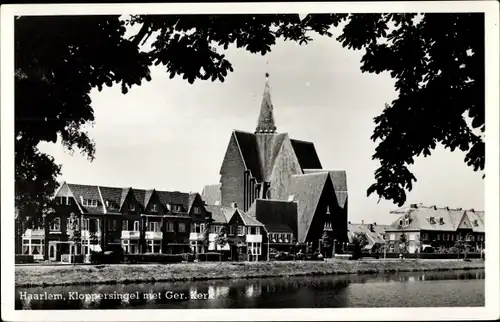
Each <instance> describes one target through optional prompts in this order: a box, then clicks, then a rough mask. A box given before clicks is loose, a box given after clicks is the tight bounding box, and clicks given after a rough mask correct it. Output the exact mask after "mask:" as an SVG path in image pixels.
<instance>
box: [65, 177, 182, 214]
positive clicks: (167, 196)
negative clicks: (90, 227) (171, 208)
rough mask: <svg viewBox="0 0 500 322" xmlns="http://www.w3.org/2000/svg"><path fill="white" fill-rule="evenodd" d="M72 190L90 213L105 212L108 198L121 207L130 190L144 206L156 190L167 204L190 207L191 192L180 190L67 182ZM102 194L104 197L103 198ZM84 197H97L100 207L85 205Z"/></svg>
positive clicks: (85, 210)
mask: <svg viewBox="0 0 500 322" xmlns="http://www.w3.org/2000/svg"><path fill="white" fill-rule="evenodd" d="M67 186H68V188H69V189H70V192H71V193H72V194H73V196H74V197H75V200H76V202H77V205H78V206H79V207H80V209H82V211H83V212H88V213H104V205H103V200H104V202H105V201H106V200H109V201H112V202H114V203H116V204H117V205H118V206H119V208H120V209H121V208H122V207H123V204H124V202H125V199H126V197H127V195H128V193H129V192H130V191H133V195H134V197H135V198H136V199H137V202H138V203H140V204H141V205H142V206H146V205H147V203H148V202H149V200H150V199H151V196H152V195H153V193H154V192H156V193H157V194H158V198H159V199H160V202H161V203H162V204H164V205H166V204H178V205H182V206H183V207H184V209H188V204H189V194H188V193H184V192H179V191H157V190H154V189H153V190H144V189H132V188H119V187H101V186H94V185H81V184H70V183H67ZM101 195H102V199H101ZM81 198H83V199H95V200H97V202H98V207H84V206H83V204H82V203H81Z"/></svg>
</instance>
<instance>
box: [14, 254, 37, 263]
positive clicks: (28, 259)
mask: <svg viewBox="0 0 500 322" xmlns="http://www.w3.org/2000/svg"><path fill="white" fill-rule="evenodd" d="M34 261H35V260H34V257H33V255H23V254H16V258H15V263H16V264H23V263H33V262H34Z"/></svg>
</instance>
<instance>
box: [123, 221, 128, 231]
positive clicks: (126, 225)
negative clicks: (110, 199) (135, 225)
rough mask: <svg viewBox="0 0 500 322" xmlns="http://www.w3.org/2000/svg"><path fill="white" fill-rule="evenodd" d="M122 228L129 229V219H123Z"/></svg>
mask: <svg viewBox="0 0 500 322" xmlns="http://www.w3.org/2000/svg"><path fill="white" fill-rule="evenodd" d="M122 230H128V220H124V221H122Z"/></svg>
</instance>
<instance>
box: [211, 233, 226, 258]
mask: <svg viewBox="0 0 500 322" xmlns="http://www.w3.org/2000/svg"><path fill="white" fill-rule="evenodd" d="M227 241H228V239H227V234H226V227H222V228H221V230H220V231H219V234H218V235H217V236H216V237H215V241H214V243H215V247H216V249H217V248H220V250H219V259H220V261H222V248H223V247H224V246H226V245H227Z"/></svg>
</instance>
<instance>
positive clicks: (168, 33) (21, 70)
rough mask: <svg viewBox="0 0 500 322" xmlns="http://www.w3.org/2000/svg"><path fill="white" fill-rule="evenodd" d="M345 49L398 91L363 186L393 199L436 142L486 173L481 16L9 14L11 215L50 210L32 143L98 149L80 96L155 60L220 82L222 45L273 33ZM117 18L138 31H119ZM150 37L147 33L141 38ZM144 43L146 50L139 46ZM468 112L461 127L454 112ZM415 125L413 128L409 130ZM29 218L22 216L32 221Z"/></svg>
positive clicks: (376, 136) (47, 185)
mask: <svg viewBox="0 0 500 322" xmlns="http://www.w3.org/2000/svg"><path fill="white" fill-rule="evenodd" d="M340 23H343V24H344V27H343V29H342V32H341V34H340V35H339V36H338V37H337V40H338V41H340V42H341V43H342V45H343V46H344V47H347V48H349V49H354V50H361V49H365V54H364V56H363V58H362V61H361V63H362V65H361V70H362V71H363V72H369V73H381V72H384V71H387V72H389V73H390V74H391V76H392V77H393V78H394V79H395V80H396V83H395V87H396V90H397V91H398V97H397V98H396V99H395V100H394V101H392V102H390V103H388V104H387V105H386V108H385V109H384V111H383V112H382V114H381V115H379V116H378V117H376V118H375V119H374V121H375V123H376V128H375V130H374V133H373V136H372V139H373V140H374V141H376V142H379V143H378V146H377V148H376V151H375V154H374V155H373V159H375V160H379V161H380V164H381V165H380V167H379V168H378V169H377V171H376V172H375V180H376V182H375V183H374V184H373V185H371V186H370V187H369V188H368V190H367V194H368V195H371V194H372V193H376V194H377V195H378V196H379V198H385V199H388V200H392V201H393V202H395V203H397V204H398V205H402V204H403V203H404V202H405V200H406V193H405V191H406V190H411V189H412V185H413V182H414V181H416V178H415V177H414V175H413V174H412V173H411V172H410V171H409V169H408V166H409V165H411V164H412V163H413V162H414V157H415V156H419V155H420V154H422V153H423V155H424V156H428V155H430V153H431V152H430V151H431V150H432V149H434V148H435V147H436V144H437V143H441V144H443V145H444V146H445V147H446V148H449V149H450V150H452V151H453V150H455V149H457V148H458V149H460V150H462V151H465V152H466V158H465V162H466V163H467V164H468V165H469V166H472V167H473V169H474V170H476V171H477V170H479V169H481V170H483V169H484V140H483V137H482V136H481V135H480V134H476V133H474V131H473V129H476V130H477V129H478V130H479V131H480V132H481V133H484V123H485V122H484V16H483V14H481V13H452V14H444V13H440V14H436V13H426V14H422V15H418V14H354V15H347V14H310V15H308V16H307V17H305V18H304V19H300V17H299V15H297V14H265V15H196V16H195V15H137V16H131V17H129V18H126V19H123V18H120V17H119V16H105V15H97V16H54V17H32V16H30V17H16V20H15V35H16V38H15V167H16V171H15V173H16V176H15V182H16V183H15V190H16V208H17V209H18V211H19V214H20V216H21V217H29V218H31V219H32V221H33V222H34V224H35V225H39V224H40V218H41V217H42V213H43V211H45V209H47V208H50V207H52V205H51V203H50V201H51V198H50V197H51V196H52V194H53V193H54V191H55V189H56V188H57V185H58V184H57V182H56V179H57V176H58V175H59V174H60V170H61V167H60V165H57V164H55V162H54V159H53V158H52V157H51V156H49V155H47V154H44V153H42V152H40V151H39V150H38V143H40V142H57V141H58V140H59V141H60V142H61V144H62V145H63V146H65V147H66V148H67V149H68V151H70V152H71V153H72V152H73V151H74V150H76V149H77V150H80V152H81V153H82V154H83V155H85V156H87V157H88V158H89V160H93V157H94V154H95V149H96V146H95V144H94V142H93V141H92V140H91V138H90V137H89V136H88V134H87V132H86V129H85V126H87V125H92V124H93V122H94V111H93V109H92V107H91V99H90V97H89V93H90V91H91V89H92V88H97V89H99V90H101V89H102V88H103V86H104V85H106V86H112V85H113V84H119V85H120V86H121V89H122V92H123V93H124V94H125V93H127V92H128V91H129V89H130V88H131V87H132V85H140V84H141V83H142V81H143V80H146V81H149V80H151V76H150V67H151V66H153V65H154V66H157V65H161V66H163V67H164V68H165V70H166V72H167V73H169V75H170V77H171V78H173V77H175V76H182V77H183V78H184V79H186V80H187V81H188V82H190V83H193V82H194V81H195V80H196V79H200V80H211V81H221V82H223V81H224V79H225V77H226V76H227V74H228V72H232V71H233V70H234V68H233V66H232V64H231V63H230V62H229V61H228V60H227V59H226V57H225V55H224V54H223V52H224V50H225V49H227V48H228V47H229V45H230V44H233V45H235V46H236V47H238V48H242V49H244V50H246V51H248V52H250V53H260V54H262V55H265V54H266V53H268V52H270V51H271V47H272V46H273V45H275V44H276V40H277V39H279V38H281V39H285V40H288V41H294V42H298V43H299V44H307V43H308V42H309V41H311V40H312V39H313V38H312V36H311V33H312V32H315V33H317V34H319V35H322V36H327V37H332V36H333V33H332V27H337V26H339V24H340ZM127 26H139V29H138V32H137V34H135V35H132V36H131V37H129V38H126V37H125V32H126V27H127ZM151 37H152V38H151ZM149 39H152V42H151V46H150V49H146V48H145V47H142V45H143V44H144V43H145V42H146V41H147V40H149ZM465 113H468V116H469V117H470V118H471V126H468V124H467V123H466V121H465V119H464V114H465ZM415 124H418V126H415ZM31 219H30V220H31Z"/></svg>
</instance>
